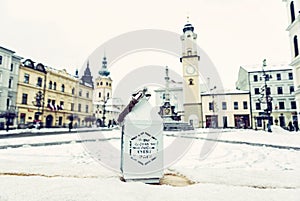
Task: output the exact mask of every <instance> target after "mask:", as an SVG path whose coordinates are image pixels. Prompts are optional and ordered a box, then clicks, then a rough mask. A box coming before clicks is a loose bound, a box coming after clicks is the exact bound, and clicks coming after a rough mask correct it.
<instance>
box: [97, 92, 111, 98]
mask: <svg viewBox="0 0 300 201" xmlns="http://www.w3.org/2000/svg"><path fill="white" fill-rule="evenodd" d="M101 96H102V93H101V92H99V93H98V97H99V98H101ZM109 96H110V94H109V92H107V94H106V97H105V95H104V98H107V99H108V98H110V97H109Z"/></svg>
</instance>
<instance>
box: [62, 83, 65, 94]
mask: <svg viewBox="0 0 300 201" xmlns="http://www.w3.org/2000/svg"><path fill="white" fill-rule="evenodd" d="M61 92H65V85H64V84H62V85H61Z"/></svg>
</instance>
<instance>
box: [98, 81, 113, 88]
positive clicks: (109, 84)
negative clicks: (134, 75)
mask: <svg viewBox="0 0 300 201" xmlns="http://www.w3.org/2000/svg"><path fill="white" fill-rule="evenodd" d="M105 84H106V86H110V87H111V83H109V82H106V83H105ZM103 85H104V83H103V82H97V86H103Z"/></svg>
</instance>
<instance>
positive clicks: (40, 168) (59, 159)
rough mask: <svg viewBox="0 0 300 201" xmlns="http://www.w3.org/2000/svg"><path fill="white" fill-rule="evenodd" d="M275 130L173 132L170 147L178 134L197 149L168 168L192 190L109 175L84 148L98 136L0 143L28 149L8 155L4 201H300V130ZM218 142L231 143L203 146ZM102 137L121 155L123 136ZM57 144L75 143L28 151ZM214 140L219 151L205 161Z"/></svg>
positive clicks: (0, 166) (1, 183)
mask: <svg viewBox="0 0 300 201" xmlns="http://www.w3.org/2000/svg"><path fill="white" fill-rule="evenodd" d="M272 129H273V132H272V133H267V132H264V131H254V130H234V129H228V130H213V129H212V130H207V129H199V130H197V131H196V132H194V133H191V132H180V133H178V132H166V133H165V134H166V135H165V137H164V142H165V147H166V148H167V147H168V146H170V145H171V144H172V142H173V141H174V139H177V138H176V137H178V136H179V137H180V138H189V139H191V140H193V144H192V146H191V148H190V149H189V151H188V152H187V153H186V154H185V155H184V156H183V157H182V158H181V159H179V160H178V161H174V164H173V165H171V166H170V167H168V168H167V169H166V170H165V172H171V173H178V174H182V175H185V176H187V177H188V178H189V179H191V180H193V181H194V182H196V184H194V185H190V186H186V187H171V186H167V185H161V186H159V185H148V184H143V183H140V182H129V183H128V182H127V183H125V182H122V181H120V176H121V173H120V172H117V171H113V170H110V169H107V168H106V167H104V166H103V165H101V164H100V163H99V162H97V161H95V160H94V159H93V158H92V157H91V156H90V155H89V154H88V150H87V149H86V147H85V146H84V145H83V144H82V143H76V141H78V140H82V139H83V135H86V137H84V139H92V138H95V136H96V138H98V137H97V132H93V133H86V134H85V133H83V134H75V133H72V134H62V135H50V136H35V137H22V138H7V139H0V146H5V145H15V144H21V145H22V144H23V146H21V147H18V148H11V147H9V146H8V147H7V148H3V149H0V201H17V200H18V201H19V200H28V201H37V200H43V201H44V200H51V201H52V200H55V201H56V200H57V201H58V200H59V201H62V200H65V201H75V200H76V201H77V200H78V201H79V200H80V201H82V200H100V201H102V200H103V201H115V200H116V201H117V200H118V201H122V200H126V201H127V200H130V201H135V200H143V201H148V200H149V201H150V200H151V201H153V200H168V201H169V200H170V201H175V200H176V201H177V200H178V201H182V200H195V201H196V200H197V201H198V200H201V201H202V200H204V201H205V200H207V201H214V200H233V201H235V200H243V201H248V200H249V201H250V200H280V201H282V200H289V201H290V200H299V195H300V151H299V149H295V147H296V148H297V147H298V148H300V132H287V131H285V130H282V129H281V128H278V127H275V126H273V127H272ZM172 135H173V136H172ZM216 137H218V138H217V140H221V141H223V142H216V143H215V141H205V140H203V139H205V138H209V139H216ZM99 138H101V139H103V138H104V139H107V142H109V143H111V144H112V145H113V146H114V147H116V148H118V149H120V148H119V147H120V130H113V131H103V132H101V136H99ZM55 141H57V142H62V141H68V142H69V143H65V144H61V145H53V146H43V145H40V146H36V147H35V146H30V145H28V144H38V143H46V142H55ZM225 141H226V143H224V142H225ZM230 141H232V142H241V143H240V144H234V143H230ZM208 142H212V144H209V145H211V146H212V149H211V151H210V152H209V154H208V155H206V157H204V158H203V157H200V153H201V151H202V149H203V148H204V147H205V146H207V143H208ZM243 142H250V143H251V144H245V143H244V144H243ZM91 143H93V142H91ZM255 143H256V144H257V143H259V144H266V145H278V146H284V148H280V149H279V148H275V147H268V146H257V145H256V144H255ZM289 147H291V148H289ZM112 160H113V159H112Z"/></svg>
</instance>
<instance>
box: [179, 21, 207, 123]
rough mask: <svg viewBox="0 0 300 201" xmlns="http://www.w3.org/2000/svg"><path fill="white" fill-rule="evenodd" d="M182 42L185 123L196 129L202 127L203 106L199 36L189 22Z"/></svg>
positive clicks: (182, 36)
mask: <svg viewBox="0 0 300 201" xmlns="http://www.w3.org/2000/svg"><path fill="white" fill-rule="evenodd" d="M180 39H181V42H182V57H181V58H180V62H181V63H182V69H183V94H184V104H183V107H184V121H185V122H188V123H190V124H192V125H193V126H194V127H195V128H197V127H202V126H203V123H202V122H203V121H202V115H201V114H202V111H201V110H202V106H201V98H200V83H199V61H200V56H199V55H198V50H197V42H196V39H197V34H196V33H195V32H194V27H193V26H192V24H190V23H189V22H187V24H186V25H185V26H184V28H183V34H182V35H181V37H180Z"/></svg>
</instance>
